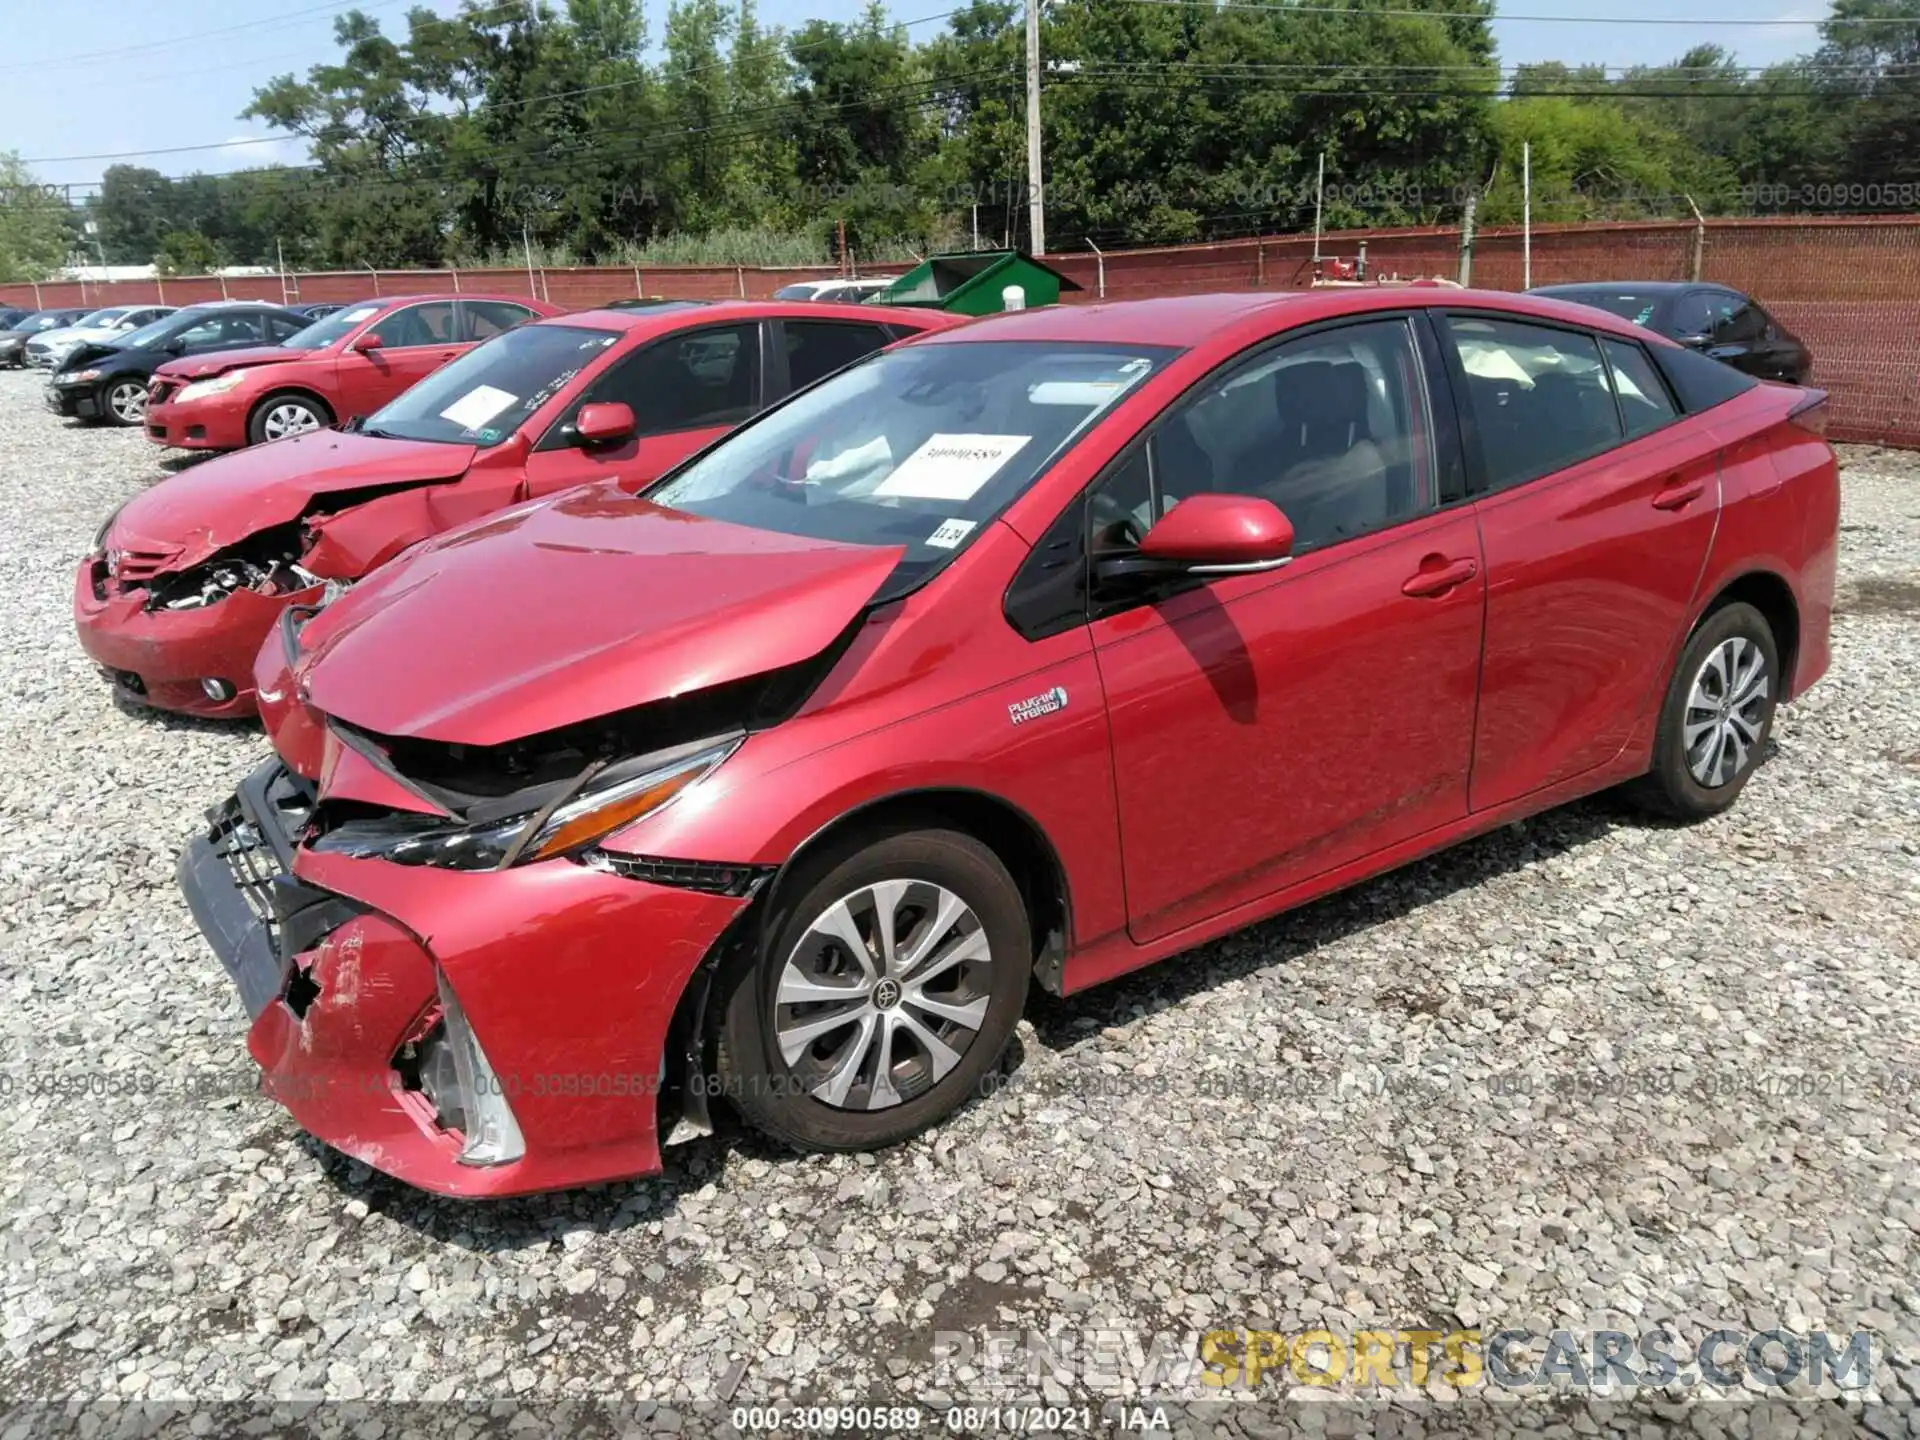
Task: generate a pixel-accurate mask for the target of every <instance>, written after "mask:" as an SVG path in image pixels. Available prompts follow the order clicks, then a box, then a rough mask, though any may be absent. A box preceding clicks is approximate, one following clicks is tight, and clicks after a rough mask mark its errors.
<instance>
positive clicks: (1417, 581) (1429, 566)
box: [1400, 555, 1480, 597]
mask: <svg viewBox="0 0 1920 1440" xmlns="http://www.w3.org/2000/svg"><path fill="white" fill-rule="evenodd" d="M1433 562H1438V563H1437V564H1436V563H1433ZM1479 573H1480V566H1479V564H1478V563H1477V562H1475V561H1473V560H1448V559H1447V558H1446V557H1445V556H1442V555H1429V556H1427V558H1426V559H1425V560H1422V561H1421V562H1420V568H1419V569H1418V570H1416V571H1414V572H1413V574H1411V575H1409V576H1408V577H1407V580H1406V583H1405V584H1404V585H1402V586H1401V587H1400V593H1401V594H1402V595H1413V596H1416V597H1425V596H1429V595H1440V594H1444V593H1445V592H1446V591H1448V590H1451V589H1453V587H1454V586H1456V585H1458V584H1460V583H1461V582H1462V581H1464V580H1471V579H1472V578H1473V577H1474V576H1475V575H1478V574H1479Z"/></svg>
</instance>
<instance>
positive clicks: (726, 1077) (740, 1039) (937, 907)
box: [715, 829, 1033, 1150]
mask: <svg viewBox="0 0 1920 1440" xmlns="http://www.w3.org/2000/svg"><path fill="white" fill-rule="evenodd" d="M877 887H878V888H877ZM773 898H774V909H773V911H772V912H771V913H770V914H769V915H768V917H767V921H766V924H765V926H764V927H763V930H762V933H763V935H765V936H768V937H771V938H770V940H768V941H767V942H766V944H765V948H764V949H763V950H762V951H761V952H760V953H759V954H758V955H752V954H749V955H746V956H743V957H741V959H740V961H738V962H736V964H735V966H734V967H733V968H732V970H731V972H730V973H726V972H723V977H722V980H721V985H722V990H721V995H722V1000H721V1010H720V1015H721V1021H720V1035H719V1045H718V1049H717V1055H716V1062H715V1068H716V1070H717V1072H718V1075H719V1080H720V1085H721V1093H722V1094H724V1095H725V1096H727V1098H728V1099H730V1100H731V1101H732V1102H733V1104H734V1106H735V1108H736V1109H738V1110H739V1111H740V1113H741V1115H742V1116H743V1117H744V1118H745V1119H746V1120H747V1121H748V1123H749V1124H751V1125H753V1126H754V1127H755V1128H756V1129H759V1130H761V1131H763V1132H764V1133H766V1134H768V1135H770V1136H772V1137H773V1138H775V1139H777V1140H780V1141H783V1142H785V1143H786V1144H789V1145H792V1146H795V1147H797V1148H799V1149H803V1150H872V1149H878V1148H880V1147H881V1146H885V1145H892V1144H896V1143H897V1142H899V1141H901V1140H905V1139H906V1138H908V1137H909V1136H911V1135H916V1134H918V1133H919V1132H920V1131H922V1130H925V1129H926V1128H927V1127H928V1126H930V1125H934V1124H937V1123H938V1122H939V1121H941V1120H943V1119H945V1118H946V1117H947V1116H948V1115H950V1114H952V1113H953V1112H954V1111H955V1110H956V1109H958V1108H959V1107H960V1106H961V1105H962V1104H964V1103H965V1102H966V1100H967V1099H968V1098H969V1097H970V1096H972V1095H974V1094H976V1093H979V1092H980V1091H981V1090H982V1089H983V1085H982V1082H983V1081H986V1080H988V1078H989V1077H990V1076H991V1075H993V1074H997V1071H998V1066H999V1062H1000V1060H1001V1057H1002V1056H1003V1055H1004V1054H1005V1052H1006V1048H1007V1045H1008V1043H1009V1042H1010V1041H1011V1040H1012V1038H1013V1031H1014V1026H1015V1025H1017V1024H1018V1023H1019V1020H1020V1013H1021V1010H1022V1009H1023V1008H1024V1006H1025V1004H1026V998H1027V984H1028V981H1029V979H1030V978H1031V976H1032V971H1033V937H1032V932H1031V930H1030V929H1029V927H1028V923H1027V913H1026V907H1025V906H1024V904H1023V903H1022V901H1021V898H1020V890H1019V887H1018V886H1016V885H1015V884H1014V882H1013V878H1012V876H1010V875H1008V873H1007V870H1006V867H1005V866H1004V865H1002V864H1001V863H1000V861H999V858H998V857H997V856H995V855H994V853H993V852H992V851H991V850H989V849H988V848H987V847H986V846H984V845H982V844H981V843H980V842H979V841H977V840H975V839H974V838H973V837H972V836H969V835H962V834H959V833H958V832H955V831H951V830H938V829H919V830H916V829H895V830H892V831H882V832H878V833H872V832H870V833H868V834H866V835H864V836H856V837H853V838H852V839H851V840H850V841H849V842H847V843H845V844H842V845H838V846H834V847H831V848H830V849H829V850H828V851H826V852H825V853H823V854H822V855H820V856H819V857H817V858H816V859H815V860H813V861H811V862H803V863H802V866H801V868H800V869H799V870H798V871H796V873H795V874H793V875H792V876H791V877H789V878H788V880H787V882H786V883H784V884H783V885H782V887H781V889H780V890H779V891H777V892H776V893H775V895H774V897H773ZM888 899H890V900H891V902H892V913H893V916H894V922H895V924H894V934H895V937H896V945H895V956H896V964H897V965H898V966H899V967H900V968H899V969H897V970H896V971H895V972H894V974H893V975H889V974H888V973H887V967H886V964H885V961H884V956H883V954H882V955H880V956H876V953H875V952H876V950H877V949H878V948H879V947H877V946H876V945H875V944H874V943H873V942H874V940H876V939H877V935H878V927H877V926H876V924H875V921H876V920H877V919H878V917H879V915H880V914H881V908H880V907H881V904H882V903H883V902H884V901H885V900H888ZM949 902H951V903H952V904H954V905H958V906H960V907H962V908H961V909H960V910H957V911H955V910H948V909H947V906H948V904H949ZM843 905H844V907H845V908H844V909H842V908H841V907H842V906H843ZM943 911H945V912H946V914H947V915H948V916H949V917H950V918H949V919H948V921H947V923H946V924H944V925H941V923H940V917H941V915H942V912H943ZM835 912H838V915H836V913H835ZM839 916H844V917H845V919H846V921H848V922H849V923H851V924H852V925H853V927H854V934H853V935H852V936H851V937H848V938H840V937H841V936H845V930H844V927H842V928H841V929H840V931H839V935H838V936H835V935H829V934H827V933H826V932H824V931H823V930H821V929H820V928H818V926H817V924H816V922H823V923H827V924H832V923H833V921H834V920H835V919H837V918H838V917H839ZM936 926H939V927H940V928H939V929H938V930H936V929H935V927H936ZM850 940H859V941H861V942H862V944H863V945H864V946H865V953H864V954H856V953H855V952H854V950H853V949H852V946H851V944H850ZM926 945H931V947H932V948H931V949H929V950H927V951H925V953H924V954H923V955H921V956H920V957H918V962H917V964H916V963H913V962H914V960H915V957H914V956H913V954H912V951H913V950H914V948H915V947H916V946H926ZM956 951H959V952H961V953H963V954H966V955H968V956H970V957H972V958H968V959H964V960H961V961H958V962H949V963H947V964H945V965H942V964H940V962H941V960H942V959H943V958H944V957H947V956H949V955H951V954H952V953H954V952H956ZM930 967H931V968H930ZM915 976H924V977H926V980H927V982H928V983H927V984H926V985H925V988H922V987H921V986H920V985H919V984H916V982H915V979H914V977H915ZM809 981H810V982H811V983H812V985H813V986H814V989H813V993H814V994H816V995H817V994H818V993H819V991H820V990H821V989H824V988H829V987H831V988H839V989H844V990H846V991H847V992H848V995H847V998H846V999H844V1000H843V999H841V998H839V997H837V996H829V997H828V998H824V999H812V1000H800V1001H794V1000H792V999H791V997H793V996H795V995H798V994H801V993H803V991H802V986H803V984H805V983H806V982H809ZM889 986H891V987H892V988H891V990H890V991H889V989H888V988H887V987H889ZM783 994H785V995H787V996H788V997H789V999H788V1000H787V1001H786V1002H783V1001H782V1000H781V996H782V995H783ZM916 997H917V998H916ZM929 1003H932V1004H937V1005H942V1006H945V1007H947V1012H948V1013H947V1014H945V1015H940V1014H936V1013H935V1012H934V1011H933V1010H931V1009H927V1008H924V1007H925V1006H926V1005H927V1004H929ZM963 1015H964V1017H965V1018H964V1019H962V1018H960V1017H961V1016H963ZM842 1016H846V1017H848V1018H845V1019H841V1018H840V1017H842ZM836 1020H837V1021H839V1023H838V1024H832V1023H830V1022H833V1021H836ZM968 1022H971V1023H968ZM808 1027H811V1033H810V1032H809V1028H808ZM823 1027H824V1028H823ZM923 1037H931V1039H932V1040H933V1041H935V1042H936V1043H937V1044H938V1045H939V1046H940V1047H942V1048H943V1049H944V1050H945V1051H946V1052H947V1056H948V1057H951V1056H957V1059H953V1058H946V1057H941V1056H939V1054H938V1052H937V1051H936V1049H935V1048H934V1047H933V1046H930V1045H929V1044H927V1043H926V1039H925V1038H923ZM883 1047H890V1048H887V1049H883ZM883 1054H884V1055H886V1056H887V1057H888V1058H889V1059H890V1061H891V1063H890V1064H889V1065H888V1066H887V1067H886V1071H885V1076H884V1079H883V1078H882V1073H881V1067H880V1065H879V1063H878V1061H879V1057H880V1056H882V1055H883ZM790 1056H791V1057H792V1058H791V1059H789V1057H790ZM942 1065H944V1066H945V1067H946V1068H944V1069H942V1068H941V1067H942Z"/></svg>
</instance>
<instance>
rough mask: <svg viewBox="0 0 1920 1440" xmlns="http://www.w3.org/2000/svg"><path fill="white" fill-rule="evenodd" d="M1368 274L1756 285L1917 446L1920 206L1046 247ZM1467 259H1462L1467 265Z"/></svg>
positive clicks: (256, 283) (383, 279) (422, 274)
mask: <svg viewBox="0 0 1920 1440" xmlns="http://www.w3.org/2000/svg"><path fill="white" fill-rule="evenodd" d="M1363 248H1364V255H1365V259H1366V273H1367V275H1368V276H1369V278H1373V279H1383V278H1395V277H1397V278H1402V279H1413V278H1430V277H1437V278H1443V279H1450V280H1451V279H1459V278H1461V276H1462V274H1463V273H1467V272H1470V279H1471V282H1472V283H1473V284H1474V285H1475V286H1477V287H1481V288H1485V289H1494V290H1519V289H1523V288H1525V287H1526V286H1527V285H1528V284H1529V283H1531V284H1533V285H1552V284H1562V283H1567V282H1572V281H1579V280H1626V281H1633V280H1641V281H1644V280H1687V279H1699V280H1706V281H1713V282H1716V283H1720V284H1725V285H1731V286H1733V287H1735V288H1736V289H1740V290H1744V291H1747V292H1748V293H1750V294H1752V295H1753V296H1754V297H1755V298H1757V299H1758V300H1759V301H1760V302H1761V303H1762V304H1763V305H1765V306H1766V307H1767V309H1768V310H1770V311H1771V312H1772V313H1773V314H1774V316H1775V318H1777V319H1778V320H1779V321H1780V322H1781V323H1782V324H1783V325H1785V326H1786V327H1787V328H1788V329H1790V330H1792V331H1793V332H1794V333H1795V334H1796V335H1798V336H1799V337H1800V338H1801V339H1802V340H1804V341H1805V342H1806V344H1807V346H1808V348H1809V349H1811V350H1812V352H1813V357H1814V368H1813V380H1812V383H1813V384H1815V385H1818V386H1820V387H1821V388H1823V389H1825V390H1827V391H1829V392H1830V393H1831V394H1832V397H1833V400H1832V408H1831V412H1830V420H1829V426H1828V430H1829V433H1830V434H1831V435H1832V436H1833V437H1834V438H1835V439H1840V440H1852V441H1862V442H1867V443H1874V444H1883V445H1897V446H1905V447H1912V448H1920V215H1902V216H1885V215H1876V216H1844V217H1827V218H1805V217H1796V218H1777V219H1707V220H1704V221H1694V220H1653V221H1620V222H1606V223H1592V224H1566V225H1541V226H1535V227H1534V228H1533V229H1532V231H1531V233H1530V234H1523V233H1522V232H1521V231H1520V230H1519V229H1517V228H1510V227H1498V228H1489V229H1485V230H1482V231H1480V232H1478V233H1477V234H1475V235H1474V236H1473V238H1472V244H1471V247H1470V255H1469V254H1468V253H1466V252H1463V246H1462V233H1461V231H1460V230H1459V229H1457V228H1433V229H1403V230H1368V231H1347V232H1343V233H1336V234H1330V235H1326V236H1323V237H1321V238H1320V240H1319V241H1318V242H1317V244H1316V242H1315V240H1314V239H1313V237H1312V236H1309V235H1286V236H1267V237H1253V238H1248V239H1244V240H1228V241H1220V242H1217V243H1212V244H1204V245H1180V246H1166V247H1156V248H1146V249H1131V250H1107V251H1105V252H1104V253H1096V252H1094V251H1093V250H1092V248H1091V247H1089V248H1088V249H1086V250H1084V251H1079V252H1075V253H1072V254H1057V255H1049V256H1048V257H1047V259H1048V262H1049V263H1050V264H1052V265H1054V266H1055V267H1056V268H1058V269H1059V270H1061V271H1062V272H1064V273H1065V274H1067V275H1070V276H1071V277H1072V278H1073V279H1074V280H1076V281H1078V282H1079V284H1080V285H1081V286H1082V287H1083V288H1082V290H1081V291H1080V292H1079V293H1078V294H1076V295H1073V296H1071V297H1070V298H1071V299H1072V300H1075V301H1088V300H1094V299H1098V298H1101V297H1102V296H1104V297H1105V298H1107V299H1136V298H1143V297H1147V296H1156V295H1183V294H1198V293H1202V292H1206V291H1220V290H1286V289H1299V288H1305V287H1307V286H1310V285H1311V284H1312V283H1313V280H1314V277H1315V274H1316V273H1317V272H1322V273H1324V271H1325V270H1326V269H1327V267H1326V266H1324V265H1320V266H1317V265H1316V263H1315V254H1316V251H1317V253H1318V255H1319V256H1320V257H1321V258H1322V260H1323V261H1327V260H1335V259H1337V260H1340V261H1342V262H1353V261H1356V260H1358V259H1359V258H1360V256H1361V254H1362V253H1363ZM1463 262H1467V263H1465V264H1463ZM839 273H840V272H839V271H838V270H837V269H836V268H835V267H833V266H812V267H799V268H780V269H771V268H761V267H755V266H733V265H728V266H633V265H610V266H569V267H553V266H540V265H533V266H529V267H522V268H500V269H486V270H410V271H393V270H381V271H374V270H345V271H329V272H325V273H314V274H297V275H295V274H290V275H286V276H280V275H254V276H226V277H220V276H190V277H177V278H163V279H156V280H122V281H115V282H112V283H110V284H98V283H93V282H80V281H61V282H57V283H48V284H42V285H37V286H36V285H6V286H0V301H4V302H9V303H14V304H34V305H40V306H53V305H111V304H118V303H123V302H135V301H159V302H162V303H167V304H175V305H185V304H190V303H192V302H194V301H201V300H221V299H234V300H243V299H244V300H272V301H281V302H286V303H295V302H300V301H306V302H318V301H352V300H361V299H365V298H367V297H370V296H393V295H408V294H421V293H434V294H444V293H449V292H458V293H463V294H479V293H486V294H508V295H534V296H537V297H539V298H541V299H544V300H550V301H552V302H553V303H554V304H556V305H560V306H565V307H569V308H578V307H584V306H589V305H594V304H600V303H604V302H606V301H608V300H614V299H620V298H623V297H631V296H635V295H655V296H662V297H665V298H668V299H727V298H740V299H765V298H767V297H768V296H770V295H772V294H773V292H774V291H775V290H777V289H779V288H780V287H781V286H783V285H789V284H792V283H794V282H796V281H800V280H817V279H829V278H832V277H834V276H835V275H838V274H839Z"/></svg>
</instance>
